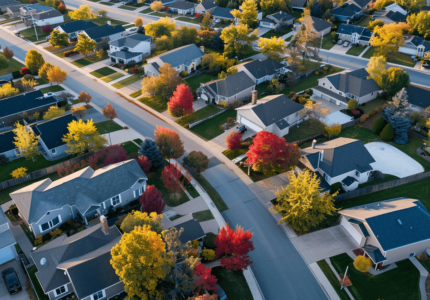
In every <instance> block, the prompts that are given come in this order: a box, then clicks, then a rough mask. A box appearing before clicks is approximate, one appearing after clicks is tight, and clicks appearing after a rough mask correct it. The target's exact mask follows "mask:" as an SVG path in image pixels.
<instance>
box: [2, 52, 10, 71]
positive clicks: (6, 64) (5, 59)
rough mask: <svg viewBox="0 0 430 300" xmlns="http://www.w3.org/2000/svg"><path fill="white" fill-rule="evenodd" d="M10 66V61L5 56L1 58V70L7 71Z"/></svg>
mask: <svg viewBox="0 0 430 300" xmlns="http://www.w3.org/2000/svg"><path fill="white" fill-rule="evenodd" d="M8 66H9V59H7V58H6V57H5V56H3V55H1V56H0V69H2V70H3V69H6V68H7V67H8Z"/></svg>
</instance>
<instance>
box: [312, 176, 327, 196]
mask: <svg viewBox="0 0 430 300" xmlns="http://www.w3.org/2000/svg"><path fill="white" fill-rule="evenodd" d="M314 174H315V175H316V176H317V178H318V179H319V180H320V184H319V186H320V188H321V189H322V190H321V192H327V191H330V184H329V183H328V182H327V180H325V179H324V177H322V176H321V174H320V173H318V172H314Z"/></svg>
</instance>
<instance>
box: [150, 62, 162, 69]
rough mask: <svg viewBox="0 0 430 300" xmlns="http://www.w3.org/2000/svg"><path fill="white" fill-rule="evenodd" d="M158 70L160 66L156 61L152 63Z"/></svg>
mask: <svg viewBox="0 0 430 300" xmlns="http://www.w3.org/2000/svg"><path fill="white" fill-rule="evenodd" d="M150 64H151V65H152V66H153V67H154V68H155V69H156V70H158V69H159V68H160V66H159V65H158V64H157V63H156V62H152V63H150Z"/></svg>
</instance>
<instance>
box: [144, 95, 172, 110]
mask: <svg viewBox="0 0 430 300" xmlns="http://www.w3.org/2000/svg"><path fill="white" fill-rule="evenodd" d="M137 101H139V102H142V103H143V104H145V105H148V106H149V107H150V108H152V109H154V110H156V111H158V112H159V113H162V112H163V111H166V110H167V101H166V99H164V97H163V96H156V97H155V98H152V97H142V98H139V99H137Z"/></svg>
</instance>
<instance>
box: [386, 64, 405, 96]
mask: <svg viewBox="0 0 430 300" xmlns="http://www.w3.org/2000/svg"><path fill="white" fill-rule="evenodd" d="M409 83H410V81H409V74H408V73H407V72H406V71H404V70H403V69H402V68H395V67H391V68H389V69H388V70H386V71H385V72H384V73H383V74H382V80H381V87H382V88H383V89H384V90H385V91H386V92H387V98H388V99H390V98H391V97H393V96H394V95H395V94H396V93H397V92H398V91H400V90H401V89H402V88H405V87H408V86H409Z"/></svg>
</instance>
